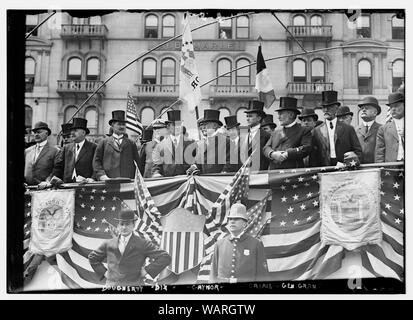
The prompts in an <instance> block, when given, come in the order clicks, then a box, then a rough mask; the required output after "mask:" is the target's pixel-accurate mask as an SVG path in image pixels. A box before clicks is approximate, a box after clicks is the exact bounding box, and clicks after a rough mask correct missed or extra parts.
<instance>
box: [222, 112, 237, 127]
mask: <svg viewBox="0 0 413 320" xmlns="http://www.w3.org/2000/svg"><path fill="white" fill-rule="evenodd" d="M224 120H225V127H226V128H227V129H232V128H235V127H238V126H239V125H241V124H240V123H239V122H238V121H237V116H236V115H234V116H228V117H225V118H224Z"/></svg>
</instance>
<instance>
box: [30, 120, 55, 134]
mask: <svg viewBox="0 0 413 320" xmlns="http://www.w3.org/2000/svg"><path fill="white" fill-rule="evenodd" d="M40 129H45V130H47V132H48V135H49V136H50V134H51V133H52V131H51V130H50V128H49V126H48V125H47V123H46V122H42V121H39V122H37V123H36V124H35V125H34V128H33V129H32V131H33V132H36V131H37V130H40Z"/></svg>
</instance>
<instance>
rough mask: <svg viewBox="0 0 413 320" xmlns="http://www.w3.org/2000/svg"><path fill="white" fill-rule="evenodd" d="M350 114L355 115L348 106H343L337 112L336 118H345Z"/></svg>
mask: <svg viewBox="0 0 413 320" xmlns="http://www.w3.org/2000/svg"><path fill="white" fill-rule="evenodd" d="M348 114H351V115H353V112H351V111H350V108H349V107H347V106H341V107H339V108H338V110H337V113H336V117H344V116H346V115H348Z"/></svg>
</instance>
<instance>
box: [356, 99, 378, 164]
mask: <svg viewBox="0 0 413 320" xmlns="http://www.w3.org/2000/svg"><path fill="white" fill-rule="evenodd" d="M358 106H359V108H360V117H361V119H362V123H361V124H360V125H359V126H358V127H357V128H356V133H357V137H358V138H359V141H360V145H361V148H362V150H363V154H362V158H361V159H360V161H361V163H374V162H375V160H374V158H375V153H376V137H377V131H379V128H380V127H381V124H379V123H377V122H376V117H377V116H378V115H379V114H380V113H381V107H380V106H379V102H378V101H377V99H376V98H375V97H364V98H363V100H361V101H360V103H359V104H358Z"/></svg>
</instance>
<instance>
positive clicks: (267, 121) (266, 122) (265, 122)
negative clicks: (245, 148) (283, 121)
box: [261, 114, 277, 128]
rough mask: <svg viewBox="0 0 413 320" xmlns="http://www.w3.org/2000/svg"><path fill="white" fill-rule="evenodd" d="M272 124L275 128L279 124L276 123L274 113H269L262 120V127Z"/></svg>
mask: <svg viewBox="0 0 413 320" xmlns="http://www.w3.org/2000/svg"><path fill="white" fill-rule="evenodd" d="M268 125H269V126H272V127H274V128H277V125H276V124H275V123H274V117H273V115H272V114H267V115H266V116H265V118H264V120H262V122H261V128H262V127H263V126H268Z"/></svg>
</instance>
